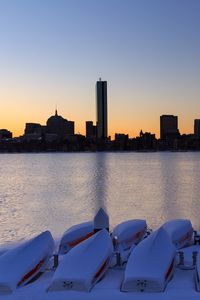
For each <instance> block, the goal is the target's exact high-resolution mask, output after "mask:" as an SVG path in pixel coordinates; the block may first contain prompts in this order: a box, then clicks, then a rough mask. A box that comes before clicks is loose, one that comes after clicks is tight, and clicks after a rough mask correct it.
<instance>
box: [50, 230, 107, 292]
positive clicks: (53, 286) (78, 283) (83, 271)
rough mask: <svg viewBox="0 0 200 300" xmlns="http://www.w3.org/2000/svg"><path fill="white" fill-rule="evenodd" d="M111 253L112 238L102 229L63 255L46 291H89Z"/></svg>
mask: <svg viewBox="0 0 200 300" xmlns="http://www.w3.org/2000/svg"><path fill="white" fill-rule="evenodd" d="M97 249H98V250H97ZM112 254H113V245H112V240H111V238H110V235H109V233H108V231H107V230H105V229H102V230H100V231H98V232H97V233H95V234H94V235H93V236H91V237H90V238H88V239H87V240H85V241H84V242H82V243H80V244H79V245H77V246H76V247H74V248H73V249H71V251H69V253H67V254H66V255H65V256H64V257H63V259H62V261H61V263H60V264H59V266H58V268H57V269H56V271H55V273H54V275H53V278H52V281H51V283H50V285H49V287H48V289H47V291H48V292H50V291H62V290H75V291H90V290H91V289H92V287H93V286H94V285H95V284H96V283H97V282H98V281H99V280H100V279H101V278H102V276H103V275H104V273H105V272H106V270H107V269H108V267H109V262H110V259H111V256H112Z"/></svg>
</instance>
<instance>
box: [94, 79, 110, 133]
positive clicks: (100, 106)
mask: <svg viewBox="0 0 200 300" xmlns="http://www.w3.org/2000/svg"><path fill="white" fill-rule="evenodd" d="M96 100H97V138H99V139H105V138H107V136H108V124H107V81H101V78H100V79H99V81H97V83H96Z"/></svg>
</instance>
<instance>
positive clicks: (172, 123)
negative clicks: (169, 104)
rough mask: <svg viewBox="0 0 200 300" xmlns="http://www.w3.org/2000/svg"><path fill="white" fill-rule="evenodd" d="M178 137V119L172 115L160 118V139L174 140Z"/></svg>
mask: <svg viewBox="0 0 200 300" xmlns="http://www.w3.org/2000/svg"><path fill="white" fill-rule="evenodd" d="M178 136H179V130H178V117H177V116H173V115H162V116H160V138H161V139H174V138H177V137H178Z"/></svg>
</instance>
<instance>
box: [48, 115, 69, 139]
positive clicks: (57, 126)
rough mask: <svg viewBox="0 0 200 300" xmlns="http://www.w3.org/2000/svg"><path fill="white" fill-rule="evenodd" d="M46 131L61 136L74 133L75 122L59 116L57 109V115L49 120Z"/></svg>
mask: <svg viewBox="0 0 200 300" xmlns="http://www.w3.org/2000/svg"><path fill="white" fill-rule="evenodd" d="M46 133H51V134H57V135H58V136H59V137H60V138H64V137H66V136H69V135H74V122H73V121H68V120H66V119H64V118H63V117H61V116H59V115H58V112H57V109H56V111H55V115H54V116H51V117H50V118H49V119H48V120H47V126H46Z"/></svg>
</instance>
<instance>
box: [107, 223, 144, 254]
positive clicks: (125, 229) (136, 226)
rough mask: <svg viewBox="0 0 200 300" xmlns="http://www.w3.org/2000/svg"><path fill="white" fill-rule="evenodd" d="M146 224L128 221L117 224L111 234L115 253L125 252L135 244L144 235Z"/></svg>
mask: <svg viewBox="0 0 200 300" xmlns="http://www.w3.org/2000/svg"><path fill="white" fill-rule="evenodd" d="M146 229H147V224H146V221H145V220H129V221H125V222H122V223H120V224H118V225H117V226H116V227H115V228H114V229H113V232H112V239H113V244H114V248H115V250H116V251H125V250H127V249H129V248H130V247H132V245H133V244H137V243H138V242H139V241H140V240H141V239H142V238H143V237H144V235H145V233H146Z"/></svg>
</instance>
